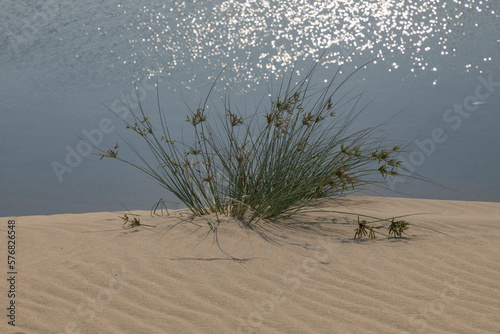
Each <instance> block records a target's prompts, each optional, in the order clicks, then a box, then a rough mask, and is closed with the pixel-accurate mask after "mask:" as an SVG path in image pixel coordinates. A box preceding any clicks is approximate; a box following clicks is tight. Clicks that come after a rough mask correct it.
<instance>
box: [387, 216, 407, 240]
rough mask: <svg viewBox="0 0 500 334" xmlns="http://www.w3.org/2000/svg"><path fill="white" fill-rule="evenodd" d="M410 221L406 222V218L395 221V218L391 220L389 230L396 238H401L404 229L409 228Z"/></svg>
mask: <svg viewBox="0 0 500 334" xmlns="http://www.w3.org/2000/svg"><path fill="white" fill-rule="evenodd" d="M408 225H409V223H408V222H406V221H405V220H396V221H394V218H393V219H392V221H391V225H389V227H388V228H387V232H388V233H389V234H390V235H392V236H394V238H401V237H402V234H403V233H404V231H406V230H407V229H409V227H408Z"/></svg>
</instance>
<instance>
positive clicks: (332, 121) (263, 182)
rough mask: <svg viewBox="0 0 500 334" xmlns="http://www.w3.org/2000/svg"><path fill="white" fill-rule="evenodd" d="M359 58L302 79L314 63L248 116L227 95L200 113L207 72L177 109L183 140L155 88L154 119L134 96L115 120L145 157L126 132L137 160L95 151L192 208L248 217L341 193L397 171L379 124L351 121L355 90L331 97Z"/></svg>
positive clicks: (357, 109)
mask: <svg viewBox="0 0 500 334" xmlns="http://www.w3.org/2000/svg"><path fill="white" fill-rule="evenodd" d="M367 64H368V63H366V64H365V65H364V66H366V65H367ZM364 66H362V67H359V68H358V69H357V70H356V71H354V72H353V73H351V74H350V75H348V76H347V77H345V78H344V79H340V78H339V77H340V75H339V73H340V69H339V70H338V71H337V72H336V73H335V74H334V75H333V78H332V79H331V80H330V81H329V82H328V83H326V84H325V86H324V87H323V88H320V89H312V88H311V87H310V83H311V82H312V79H313V75H314V73H315V70H316V67H317V64H316V65H315V66H313V67H312V68H311V69H310V70H309V72H308V73H307V74H306V75H305V76H304V78H302V79H301V80H299V81H298V82H297V83H293V80H294V79H295V78H294V77H293V75H290V76H289V77H288V79H285V78H284V79H282V81H281V84H280V87H279V89H278V91H277V92H275V93H274V96H273V95H271V98H270V102H269V104H268V105H267V107H264V108H263V109H262V108H258V110H256V111H255V112H254V113H253V114H252V115H250V116H247V115H241V114H239V113H238V112H236V111H234V110H233V108H232V106H231V100H230V98H229V94H226V97H225V99H224V102H223V103H222V104H223V105H222V109H219V112H218V113H216V114H209V113H208V112H207V109H208V105H209V101H210V95H211V94H212V92H213V89H214V87H215V85H216V82H217V80H218V78H217V79H216V80H215V82H214V84H213V85H212V88H211V89H210V92H209V93H208V94H207V97H206V99H205V101H204V103H203V104H202V105H201V106H200V107H199V108H197V109H196V110H190V111H189V114H188V115H187V119H186V122H187V123H188V124H189V127H190V128H191V133H192V142H190V143H186V142H178V141H176V140H175V139H174V138H173V137H172V136H171V132H170V130H169V127H168V125H167V120H166V115H165V113H164V112H163V111H162V108H161V106H160V102H159V92H158V91H157V101H158V106H157V108H158V115H159V121H158V122H154V124H153V122H152V121H151V120H150V117H149V116H150V115H148V114H147V113H146V112H145V110H144V109H143V107H142V104H141V102H140V99H139V94H138V95H137V98H138V101H139V103H138V110H133V108H131V107H130V105H129V104H126V105H127V107H128V108H129V111H130V113H131V115H132V117H133V119H132V121H126V120H124V119H122V120H123V122H124V123H125V126H126V128H127V129H129V130H131V131H132V132H135V133H136V135H138V136H139V137H140V138H142V140H144V141H145V142H146V143H147V145H148V147H149V149H150V150H151V152H152V154H153V156H154V158H153V159H150V160H148V159H146V158H145V157H144V155H143V154H141V152H139V150H138V149H136V148H135V147H134V145H133V144H132V143H131V142H130V141H129V140H126V139H124V141H125V142H126V143H127V144H128V146H129V147H130V148H131V149H132V151H133V152H135V154H137V156H138V157H139V158H140V160H141V161H142V164H136V163H133V162H130V161H128V160H125V159H122V158H121V157H120V156H119V155H118V150H117V148H115V149H112V150H109V151H107V152H103V154H101V158H103V157H107V158H112V159H116V160H119V161H122V162H125V163H127V164H129V165H132V166H133V167H135V168H137V169H138V170H140V171H142V172H143V173H145V174H146V175H148V176H149V177H151V178H153V179H154V180H156V181H157V182H158V183H159V184H160V185H161V186H163V187H164V188H165V189H167V190H169V191H170V192H172V193H173V194H174V195H175V196H176V197H177V198H178V199H179V200H180V201H181V202H182V203H184V205H186V206H187V208H189V210H191V212H192V213H193V214H194V215H205V214H209V213H217V214H227V215H230V216H233V217H237V218H240V219H241V218H243V217H246V220H247V223H248V224H250V223H251V222H252V221H254V220H255V219H271V218H275V217H278V216H280V215H283V214H294V213H297V212H299V211H300V210H301V209H303V208H304V207H306V206H307V205H308V204H309V203H310V201H312V200H315V199H320V198H325V197H339V196H343V195H345V194H347V193H349V192H351V191H355V190H359V189H362V188H363V187H364V186H366V185H368V184H374V183H377V182H380V181H381V180H383V179H384V178H385V177H387V176H388V175H391V176H395V175H397V174H398V172H397V171H396V170H395V169H396V168H397V167H400V165H401V161H398V160H397V159H396V156H397V154H398V152H399V147H398V146H393V145H388V144H387V143H386V141H385V137H384V134H383V131H382V130H381V128H380V127H378V126H376V127H370V128H364V129H361V130H354V129H353V123H354V121H355V120H356V118H358V117H359V115H360V113H361V112H363V110H364V109H365V108H366V106H360V102H361V98H362V94H359V95H356V96H354V97H353V96H349V94H346V95H342V96H337V95H340V92H339V89H340V88H341V87H342V86H343V85H344V84H345V82H346V81H347V80H348V79H349V78H350V77H351V76H352V75H354V74H355V73H356V72H357V71H358V70H359V69H360V68H363V67H364ZM292 73H293V72H292ZM219 76H220V75H219ZM157 89H158V86H157ZM346 109H347V111H345V112H342V113H339V110H346ZM110 110H111V109H110ZM211 110H212V109H211ZM111 111H112V110H111ZM160 202H161V200H160ZM159 204H161V203H157V205H156V206H158V205H159Z"/></svg>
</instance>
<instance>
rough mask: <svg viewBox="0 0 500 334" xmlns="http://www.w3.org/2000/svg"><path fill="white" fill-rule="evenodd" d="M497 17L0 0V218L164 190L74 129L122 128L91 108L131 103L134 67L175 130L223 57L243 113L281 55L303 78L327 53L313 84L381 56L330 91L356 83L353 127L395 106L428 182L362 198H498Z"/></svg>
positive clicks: (107, 144) (440, 8)
mask: <svg viewBox="0 0 500 334" xmlns="http://www.w3.org/2000/svg"><path fill="white" fill-rule="evenodd" d="M499 18H500V1H498V0H494V1H493V0H492V1H487V0H483V1H481V2H479V1H473V0H462V1H437V0H432V1H429V0H422V1H413V2H411V1H405V2H402V1H376V2H374V1H348V0H343V1H314V2H313V1H291V0H288V1H262V0H259V1H250V0H233V1H222V0H216V1H126V2H122V1H114V0H110V1H105V2H103V3H97V2H92V1H88V0H84V1H75V0H62V1H55V0H47V1H38V0H34V1H18V2H14V1H6V0H2V1H1V2H0V64H1V65H0V66H1V71H0V76H1V80H0V117H1V118H0V122H1V123H0V124H1V132H0V138H1V141H0V157H1V160H0V175H1V179H0V189H1V193H0V216H16V215H31V214H53V213H69V212H74V213H77V212H88V211H103V210H109V211H111V210H122V209H123V206H122V204H123V205H124V206H126V207H127V208H128V209H149V208H151V206H152V205H153V204H154V203H155V202H156V201H157V200H158V199H159V198H160V197H163V198H164V199H166V200H174V199H173V197H172V196H171V195H169V194H167V193H166V192H165V191H164V190H163V189H162V188H161V187H159V186H158V185H156V184H155V183H154V182H153V181H151V180H149V179H147V178H146V177H145V176H143V175H141V174H139V172H138V171H136V170H134V169H132V168H131V167H129V166H126V165H123V164H120V163H119V162H117V161H113V160H99V157H98V156H97V155H96V154H97V153H98V152H97V150H96V149H92V152H91V153H90V154H87V153H88V152H89V150H90V148H89V147H88V146H86V145H85V144H83V142H82V140H81V139H80V137H81V138H86V137H90V138H92V139H90V140H94V141H95V143H96V145H97V146H98V147H99V148H102V149H105V150H107V149H109V148H111V147H112V146H113V145H114V144H116V143H117V142H121V139H120V138H119V137H118V135H119V134H121V135H124V136H126V135H127V132H126V130H125V129H124V128H123V125H122V124H121V123H120V122H119V121H118V120H117V119H116V118H114V117H113V116H112V115H111V114H110V112H109V111H108V110H107V109H106V108H105V107H104V106H103V104H104V105H106V106H108V107H110V108H113V109H115V110H119V108H120V103H119V100H120V99H124V96H125V97H127V98H128V99H130V101H131V102H132V103H134V94H133V84H132V79H133V77H134V76H135V77H136V79H137V86H138V88H139V90H140V91H141V94H142V97H143V98H142V102H143V104H144V107H145V108H147V109H149V110H152V111H153V112H154V110H155V106H156V88H155V87H154V82H155V79H154V76H155V75H156V77H157V78H158V79H159V81H160V87H159V91H160V100H161V102H162V106H163V108H164V109H165V112H166V113H167V115H168V122H169V124H170V126H171V127H172V128H174V129H176V131H178V134H179V133H180V128H181V126H183V125H184V124H185V122H184V120H185V113H186V106H185V105H184V102H183V98H184V99H185V100H186V102H187V104H188V105H189V106H190V107H192V108H196V107H197V106H198V104H199V103H200V101H201V99H202V98H204V97H205V95H206V94H207V92H208V90H209V88H210V85H211V83H212V82H213V80H214V79H215V76H216V75H217V74H219V73H220V71H221V70H222V68H223V67H224V66H225V65H228V67H227V69H226V71H225V73H224V75H223V80H222V81H221V82H220V83H221V84H220V85H219V88H218V89H219V91H220V92H222V93H224V91H223V90H224V88H227V89H230V90H231V98H232V101H233V102H234V103H235V104H236V105H238V106H239V107H240V108H244V107H245V106H246V107H247V108H248V109H252V107H253V106H255V103H256V101H257V102H258V101H259V100H260V98H261V97H262V96H265V95H266V94H267V91H268V89H269V87H268V85H267V83H268V82H270V81H272V80H274V79H276V78H277V77H278V78H279V76H280V75H282V74H283V73H284V72H286V71H290V70H291V67H292V66H293V64H294V63H295V62H298V63H299V67H298V69H297V70H299V72H301V74H302V75H303V73H304V71H303V69H302V67H306V68H307V67H309V66H310V65H312V64H313V62H314V60H315V59H317V57H318V55H319V54H320V52H322V50H324V49H325V48H327V47H328V50H329V51H328V53H327V55H326V56H325V57H324V58H323V59H322V60H321V68H320V70H318V71H317V78H318V82H319V83H321V82H322V80H323V79H328V78H329V76H330V75H331V73H332V71H334V70H335V69H336V68H337V67H338V66H339V64H340V63H343V62H346V63H345V65H344V74H346V73H349V71H352V70H353V69H354V67H353V66H356V65H357V66H359V65H361V64H363V63H364V62H365V61H367V60H369V59H371V58H373V57H374V56H375V55H377V54H378V55H380V54H386V55H385V56H384V57H381V58H380V59H379V60H378V61H377V62H376V63H374V64H370V65H369V66H368V67H367V68H366V69H364V70H362V71H360V72H358V74H357V76H356V77H354V78H353V79H352V80H350V82H349V83H348V86H346V87H349V88H354V89H356V90H359V91H366V94H365V97H366V99H365V101H366V102H369V107H368V109H367V110H366V112H365V113H364V114H363V116H362V118H361V119H360V122H359V126H363V125H373V124H375V123H378V122H380V121H383V120H386V119H389V118H391V116H393V115H396V114H397V116H395V117H394V118H391V119H390V120H389V121H388V122H387V128H388V129H389V131H388V136H389V138H390V139H393V140H398V141H401V142H403V143H408V144H409V146H408V147H407V152H406V153H404V154H402V156H401V158H402V159H403V160H405V161H406V162H407V164H409V165H410V168H411V169H412V170H414V172H415V173H417V174H419V175H423V176H425V177H428V178H430V179H432V180H433V181H435V182H438V183H440V184H442V185H443V186H444V187H438V186H436V185H433V184H431V183H424V182H417V181H411V182H410V181H408V180H406V181H401V182H400V180H388V182H386V183H385V186H386V188H388V189H389V190H383V189H376V190H374V191H372V192H370V194H377V193H378V194H382V195H394V196H401V193H402V194H405V195H404V196H409V197H420V198H438V199H460V200H481V201H500V174H499V172H498V170H499V166H500V150H499V148H498V147H499V144H500V134H499V131H498V127H499V126H500V59H499V56H500V19H499ZM351 52H353V53H352V54H351ZM373 98H375V99H373ZM372 99H373V100H372ZM400 111H401V112H400ZM399 112H400V113H399ZM448 188H449V189H448ZM390 189H392V190H393V191H395V192H393V191H391V190H390ZM173 207H176V206H175V205H174V206H173Z"/></svg>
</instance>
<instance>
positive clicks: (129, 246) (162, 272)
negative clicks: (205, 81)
mask: <svg viewBox="0 0 500 334" xmlns="http://www.w3.org/2000/svg"><path fill="white" fill-rule="evenodd" d="M316 209H317V210H316V211H314V212H310V213H304V214H300V215H299V216H297V218H296V220H294V221H291V220H285V219H283V220H281V221H280V222H278V223H276V224H269V223H266V222H263V221H260V222H259V223H258V224H257V225H255V226H254V227H253V228H245V227H244V226H243V225H242V224H241V223H240V222H239V221H237V220H234V219H229V218H225V217H221V219H220V225H219V226H218V229H217V233H214V232H212V231H211V229H210V227H209V225H208V224H207V222H210V223H211V224H216V221H215V219H213V217H207V218H196V219H195V220H194V221H193V222H191V223H189V222H187V221H186V220H188V219H189V214H188V213H186V211H182V210H178V211H170V215H169V216H163V217H151V215H150V213H149V212H148V211H133V212H132V213H133V214H137V215H139V216H137V217H138V218H139V219H140V222H141V223H142V224H148V225H154V226H156V227H154V228H152V227H147V226H142V227H141V226H139V227H135V228H131V229H123V228H122V224H123V220H121V219H120V218H119V217H118V216H121V215H122V213H119V212H100V213H87V214H64V215H50V216H26V217H5V218H2V222H3V223H2V225H1V228H0V231H1V233H2V235H3V237H2V238H0V240H1V242H0V245H1V246H0V248H1V249H2V254H3V256H4V260H6V259H7V240H8V239H7V234H8V227H7V221H8V220H11V219H13V220H15V231H16V254H15V259H16V268H15V270H16V275H15V290H16V291H15V298H14V299H15V306H16V309H15V327H13V326H10V325H8V321H9V318H8V317H6V314H8V313H9V311H8V310H6V308H7V307H9V303H10V300H11V299H12V298H8V297H7V290H8V288H9V285H8V283H6V282H7V281H6V279H8V278H9V276H8V275H7V271H8V268H7V263H6V261H4V265H3V270H2V271H3V279H2V281H3V282H4V283H2V286H3V288H2V290H3V292H2V294H1V305H2V309H3V314H4V315H3V316H2V322H1V324H0V332H2V333H37V334H43V333H58V334H59V333H82V334H83V333H500V313H499V310H500V252H499V246H498V245H499V244H500V203H488V202H460V201H443V200H423V199H405V198H383V197H365V196H363V197H347V198H345V199H343V200H342V201H341V202H340V203H336V202H333V201H331V202H328V203H324V204H322V205H320V206H319V207H318V208H316ZM331 211H343V212H352V213H359V214H364V215H370V216H377V217H380V218H390V217H393V216H402V215H412V216H408V217H405V218H404V219H406V220H407V221H408V222H409V223H410V224H411V225H410V229H409V230H408V231H407V234H408V236H407V237H405V238H401V239H398V240H396V239H394V238H392V237H388V236H386V235H384V234H385V229H386V227H387V226H388V223H384V224H382V225H384V228H381V229H379V230H378V231H380V232H384V234H377V238H376V239H375V240H370V239H368V238H365V239H364V240H361V241H356V240H354V239H353V236H354V229H355V228H356V227H357V217H356V216H354V215H347V214H341V213H333V212H331ZM440 232H442V233H440ZM443 233H445V234H446V235H445V234H443Z"/></svg>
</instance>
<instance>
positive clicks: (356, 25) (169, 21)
mask: <svg viewBox="0 0 500 334" xmlns="http://www.w3.org/2000/svg"><path fill="white" fill-rule="evenodd" d="M118 7H120V9H121V10H122V12H123V14H124V15H130V13H128V14H127V10H126V5H118ZM492 8H493V5H492V4H490V3H489V1H488V0H482V1H475V0H462V1H459V0H454V1H440V0H425V1H422V0H413V1H412V0H408V1H396V0H385V1H384V0H378V1H359V0H341V1H307V0H282V1H266V0H242V1H238V0H229V1H210V2H207V1H196V0H192V1H175V2H172V3H171V4H163V5H155V6H152V5H151V6H149V7H148V6H143V7H142V8H141V10H140V13H138V14H137V17H138V18H139V21H137V22H138V23H137V22H135V23H130V25H129V26H127V27H126V29H127V30H129V31H130V30H135V31H136V33H135V34H133V35H134V36H136V37H135V38H134V39H130V40H129V43H130V46H131V50H132V51H131V53H130V58H128V57H124V56H123V55H122V56H119V57H118V60H119V61H120V62H123V63H127V62H133V63H134V64H137V65H138V66H140V67H141V68H142V71H143V72H144V73H143V74H145V75H146V76H148V75H149V76H152V75H153V74H154V73H157V72H158V71H160V72H166V73H167V74H168V73H169V71H170V70H172V69H175V68H178V67H185V65H189V64H190V63H194V62H202V63H204V64H205V67H206V68H209V67H212V69H215V68H216V67H214V64H215V63H217V64H218V65H220V63H221V62H224V61H226V62H227V63H228V64H230V67H231V69H232V70H233V71H234V73H235V76H234V77H233V78H231V80H233V81H234V82H239V81H242V80H243V79H244V80H246V81H248V80H249V79H250V80H252V81H254V82H255V83H259V81H261V80H266V79H269V76H271V75H276V76H278V75H280V73H283V72H284V71H286V70H288V69H289V68H290V67H291V66H293V64H294V62H296V61H298V60H306V59H308V58H309V59H315V58H317V57H318V55H319V54H320V52H321V50H323V49H325V48H327V47H331V50H332V52H331V53H329V54H327V55H326V56H325V57H324V58H323V59H322V62H323V63H324V64H325V65H326V66H328V64H329V63H331V64H343V63H344V62H350V61H351V60H352V59H351V56H358V57H359V56H362V55H369V56H371V57H373V56H374V55H379V56H380V57H381V58H382V59H384V56H383V55H385V54H388V53H393V52H398V53H405V54H407V55H409V58H410V61H411V67H412V68H411V71H412V72H414V75H415V76H416V72H417V71H425V70H429V69H430V70H432V71H436V70H437V69H436V67H435V66H432V65H431V64H432V63H431V62H430V60H429V59H428V58H429V54H430V51H431V49H432V48H438V49H439V50H437V51H438V52H437V54H438V55H440V56H443V57H453V56H455V52H456V48H455V46H457V45H460V39H461V38H465V35H466V34H467V31H466V29H464V25H466V26H467V27H469V26H471V25H472V26H477V24H478V23H477V22H482V21H480V20H478V19H477V18H476V17H475V16H477V15H481V18H482V19H481V20H483V19H484V18H485V17H486V18H487V19H490V20H495V19H496V20H498V17H499V15H498V14H497V13H496V12H495V11H494V10H493V9H492ZM483 21H484V20H483ZM471 22H474V24H472V23H471ZM493 22H494V21H493ZM353 50H355V52H354V53H351V52H352V51H353ZM433 51H436V50H433ZM124 58H126V59H124ZM484 61H485V62H487V61H491V58H484ZM146 64H147V65H146ZM398 66H399V65H398V64H397V63H395V62H394V63H392V68H393V69H397V68H398ZM469 67H470V66H467V64H464V68H465V71H468V70H469ZM219 68H220V66H219ZM389 71H391V68H389ZM207 73H208V72H207ZM198 75H199V73H198ZM196 77H197V73H193V74H192V75H191V78H189V79H187V81H186V82H182V84H184V85H185V86H189V84H190V82H192V81H194V80H195V79H196ZM207 77H208V79H213V75H212V76H210V75H207ZM434 84H435V83H434Z"/></svg>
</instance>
